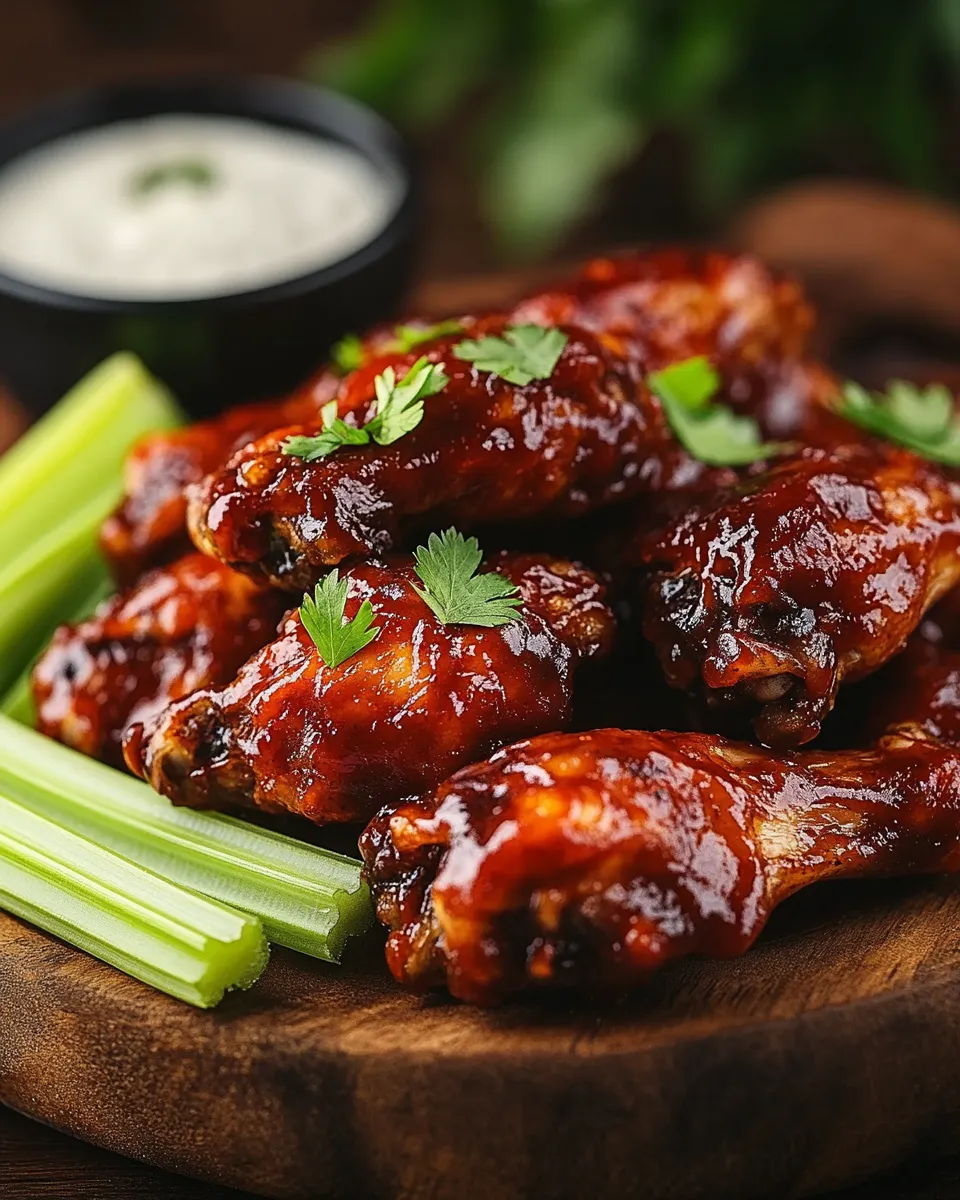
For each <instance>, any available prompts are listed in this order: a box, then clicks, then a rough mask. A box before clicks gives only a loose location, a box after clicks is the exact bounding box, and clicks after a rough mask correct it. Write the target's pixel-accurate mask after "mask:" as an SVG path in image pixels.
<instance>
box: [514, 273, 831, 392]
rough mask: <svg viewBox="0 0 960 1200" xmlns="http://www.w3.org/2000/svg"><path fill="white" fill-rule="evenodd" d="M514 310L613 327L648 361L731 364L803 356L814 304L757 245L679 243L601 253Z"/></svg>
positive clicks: (520, 315) (538, 320)
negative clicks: (749, 250) (705, 247)
mask: <svg viewBox="0 0 960 1200" xmlns="http://www.w3.org/2000/svg"><path fill="white" fill-rule="evenodd" d="M511 320H513V321H514V322H516V323H517V324H523V323H525V322H530V323H532V324H536V325H579V326H581V327H582V328H584V329H589V330H592V331H593V332H594V333H599V334H603V335H606V336H607V337H609V338H611V339H616V340H618V341H620V342H621V343H622V345H623V347H624V349H625V351H626V352H628V353H630V354H631V355H632V356H634V357H636V358H637V359H639V361H640V362H641V363H642V365H643V367H644V369H645V370H648V371H653V370H658V369H659V368H660V367H664V366H667V365H668V364H670V363H674V362H679V361H680V360H681V359H684V358H692V357H694V356H695V355H699V354H706V355H708V356H709V357H711V358H714V359H715V361H716V363H717V365H718V367H719V368H720V369H721V370H724V368H726V369H727V370H729V369H731V368H732V367H733V366H734V365H744V366H746V365H752V366H757V365H759V364H761V363H763V362H764V361H765V360H767V359H784V358H798V357H799V356H801V355H802V354H803V351H804V349H805V347H806V343H807V338H808V336H809V333H810V330H811V328H812V326H813V310H812V309H811V307H810V305H809V304H808V303H807V301H806V300H805V298H804V295H803V292H802V291H801V289H800V287H799V285H798V284H797V283H796V282H795V281H794V280H792V279H787V278H782V277H778V276H775V275H774V274H772V273H771V271H770V270H769V269H768V268H767V267H766V266H765V265H764V264H763V263H762V262H760V260H759V259H756V258H753V257H751V256H750V255H728V254H719V253H716V252H712V251H708V252H700V251H688V250H682V249H670V250H660V251H655V252H652V253H649V252H648V253H645V252H637V253H635V254H624V255H621V256H619V257H616V258H597V259H594V260H593V261H592V262H589V263H587V264H586V266H585V267H583V269H582V270H581V271H580V272H579V273H578V274H577V275H576V276H574V277H573V278H572V279H569V280H567V281H566V282H562V283H558V284H556V285H555V286H553V287H551V288H548V289H547V290H545V291H543V292H539V293H537V294H536V295H533V296H530V297H529V298H528V299H526V300H522V301H521V302H520V304H519V305H517V307H516V308H515V309H514V311H513V313H512V314H511Z"/></svg>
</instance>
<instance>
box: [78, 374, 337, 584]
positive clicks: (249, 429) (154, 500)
mask: <svg viewBox="0 0 960 1200" xmlns="http://www.w3.org/2000/svg"><path fill="white" fill-rule="evenodd" d="M337 384H338V380H337V378H336V376H334V375H333V374H331V373H330V372H324V373H322V374H321V375H320V376H318V377H317V378H316V379H314V380H312V381H311V382H310V383H309V384H307V385H305V386H304V387H303V388H301V389H300V390H299V391H297V392H295V393H294V394H293V395H292V396H290V397H289V398H288V399H286V400H282V401H271V402H269V403H263V404H246V405H243V406H242V407H240V408H233V409H230V410H229V411H228V412H225V413H223V414H222V415H221V416H218V417H215V418H213V419H212V420H209V421H199V422H197V423H196V424H194V425H190V426H188V427H186V428H184V429H175V430H170V431H165V432H163V433H154V434H150V435H148V436H147V437H145V438H143V439H141V441H139V442H138V443H137V445H136V446H134V448H133V450H131V452H130V454H129V455H128V456H127V460H126V463H125V466H124V497H123V500H122V501H121V502H120V504H119V506H118V507H117V509H116V511H115V512H113V513H112V514H111V515H110V516H109V517H108V518H107V520H106V521H105V522H104V523H103V526H102V528H101V530H100V548H101V550H102V551H103V553H104V556H105V557H106V559H107V561H108V562H109V563H110V567H111V570H112V571H113V574H114V577H115V578H116V579H117V580H118V581H119V582H120V583H122V584H130V583H133V582H134V580H135V579H136V578H137V576H138V575H140V574H142V572H143V571H145V570H146V569H147V568H148V567H151V566H156V565H159V564H160V563H164V562H169V561H171V560H172V559H174V558H177V557H179V556H180V555H182V554H185V553H188V552H189V551H190V550H192V549H193V547H192V545H191V544H190V539H189V537H188V535H187V497H186V488H187V486H188V485H189V484H192V483H198V482H199V481H200V480H201V479H203V477H204V475H206V474H207V472H208V471H212V470H214V469H215V468H216V467H219V466H221V465H222V464H223V463H225V462H226V461H227V459H228V458H229V457H230V456H231V454H233V453H235V452H236V451H237V450H239V449H240V447H241V446H245V445H246V443H247V442H249V441H251V440H252V439H253V438H256V437H261V436H262V435H263V434H265V433H268V432H269V431H270V430H271V429H276V428H277V426H278V425H288V424H290V423H291V422H292V421H304V420H309V419H310V418H311V417H315V416H316V414H317V413H318V412H319V411H320V408H321V407H322V405H323V404H324V403H326V401H327V400H329V399H330V398H331V397H332V396H333V395H334V394H335V392H336V388H337Z"/></svg>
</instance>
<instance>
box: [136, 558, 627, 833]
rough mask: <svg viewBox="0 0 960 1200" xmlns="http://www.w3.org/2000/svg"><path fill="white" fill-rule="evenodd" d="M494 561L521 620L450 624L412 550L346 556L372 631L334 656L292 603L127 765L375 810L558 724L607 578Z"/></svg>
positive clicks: (263, 803)
mask: <svg viewBox="0 0 960 1200" xmlns="http://www.w3.org/2000/svg"><path fill="white" fill-rule="evenodd" d="M488 567H489V568H492V569H494V570H496V571H498V572H499V573H500V574H502V575H505V576H507V577H508V578H509V579H510V580H511V581H513V583H515V584H516V585H517V586H518V587H519V589H520V595H521V597H522V607H521V609H520V610H519V612H520V619H519V620H517V621H514V622H511V623H510V624H508V625H503V626H501V627H499V628H481V627H479V626H466V625H444V624H441V622H440V621H439V620H438V619H437V617H435V615H434V614H433V612H432V611H431V610H430V608H428V607H427V605H426V604H425V603H424V601H423V600H422V598H421V597H420V596H419V595H418V594H417V592H416V590H415V587H414V585H415V584H416V583H417V582H418V581H417V578H416V576H415V575H414V571H413V563H412V560H411V559H409V558H407V557H405V556H404V557H402V558H398V559H396V560H393V561H390V562H369V563H366V564H364V565H361V566H357V567H354V568H352V569H350V570H349V571H348V572H347V573H346V577H347V578H349V580H350V592H349V596H348V601H347V609H346V618H347V619H348V620H350V619H352V618H353V617H354V616H355V615H356V612H357V611H358V609H359V607H360V605H361V603H362V602H363V601H364V600H370V601H371V602H372V604H373V606H374V609H375V612H376V627H377V628H378V629H379V635H378V636H377V638H376V639H375V640H374V641H373V642H371V643H370V644H369V645H368V646H366V647H365V648H364V649H362V650H360V651H359V652H358V653H356V654H354V655H353V657H351V658H350V659H348V660H347V661H345V662H342V663H341V664H340V665H339V666H336V667H333V668H329V667H327V666H326V665H325V663H324V661H323V660H322V659H321V657H320V654H319V652H318V650H317V647H316V646H315V645H314V643H313V641H312V640H311V638H310V636H309V634H308V632H307V630H306V629H305V628H304V626H303V624H302V622H301V620H300V616H299V613H295V614H293V615H291V616H290V617H289V618H288V619H287V621H286V622H285V623H284V625H283V628H282V630H281V633H280V636H279V637H278V638H277V639H276V640H275V641H273V642H271V643H270V645H268V646H266V647H265V648H264V649H263V650H262V651H260V652H259V653H258V654H255V655H254V656H253V657H252V658H251V659H250V660H249V661H248V662H247V663H246V664H245V665H244V666H243V667H242V668H241V669H240V672H239V674H238V675H237V677H236V679H234V680H233V681H232V682H231V683H229V684H227V685H226V686H225V687H219V688H208V689H205V690H202V691H199V692H195V693H194V694H193V695H192V696H191V697H188V698H187V699H186V700H183V701H181V702H179V703H175V704H172V705H170V706H169V707H168V708H167V709H166V711H165V712H164V713H163V714H162V715H161V716H160V718H159V719H158V720H157V721H156V722H155V723H154V725H153V728H152V730H145V731H144V734H143V736H141V737H138V738H135V739H131V740H129V741H128V744H127V759H128V762H129V765H130V767H131V769H133V770H135V771H137V772H138V773H140V774H142V775H143V776H144V778H146V779H147V780H148V781H149V782H150V783H151V784H152V785H153V787H154V788H155V789H156V790H157V791H159V792H162V793H163V794H164V795H166V796H169V797H170V799H172V800H173V801H174V802H176V803H179V804H187V805H194V806H198V807H213V808H217V807H229V808H237V807H242V806H250V805H255V806H258V807H260V808H264V809H268V810H273V811H289V812H293V813H298V814H300V815H302V816H305V817H308V818H310V820H312V821H316V822H321V823H322V822H326V821H348V820H367V819H369V817H370V816H371V815H372V814H373V813H374V812H375V811H376V810H377V808H379V806H380V805H381V804H383V803H386V802H389V801H392V802H397V801H399V800H400V799H402V798H403V797H406V796H410V795H412V794H421V793H424V792H426V791H428V790H429V789H431V788H433V787H435V786H436V785H437V784H438V783H439V782H440V780H442V779H443V778H444V777H445V776H447V775H449V774H450V773H451V772H452V771H454V770H456V769H457V768H458V767H460V766H463V765H464V764H465V763H468V762H472V761H474V760H476V759H478V758H482V757H483V756H484V755H486V754H489V753H490V752H491V751H492V750H493V749H495V748H496V747H498V746H501V745H503V744H504V743H505V742H508V741H512V740H513V739H514V738H517V737H524V736H528V735H530V734H532V733H534V732H542V731H544V730H546V729H555V728H558V727H562V726H564V725H565V724H566V723H567V722H568V720H569V716H570V707H571V696H572V687H573V674H574V670H575V668H576V666H577V664H578V662H579V661H581V660H582V659H585V658H590V657H593V656H595V655H599V654H602V653H603V652H605V651H606V650H607V649H608V648H609V645H610V643H611V640H612V637H613V632H614V620H613V615H612V613H611V611H610V609H609V608H608V606H607V604H606V603H605V600H604V588H603V585H602V584H601V583H600V581H599V580H598V579H597V577H596V576H594V575H593V574H592V573H591V572H590V571H587V570H586V569H584V568H581V567H578V566H574V565H572V564H570V563H568V562H562V561H556V560H552V559H550V558H548V557H547V556H544V555H523V554H504V555H500V556H497V557H494V558H493V559H491V560H490V561H489V562H488Z"/></svg>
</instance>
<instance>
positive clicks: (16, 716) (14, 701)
mask: <svg viewBox="0 0 960 1200" xmlns="http://www.w3.org/2000/svg"><path fill="white" fill-rule="evenodd" d="M0 713H3V715H4V716H6V717H9V718H10V720H11V721H18V722H19V723H20V724H21V725H28V726H29V727H30V728H31V729H33V727H34V726H35V725H36V723H37V710H36V708H35V707H34V703H33V688H32V687H31V686H30V669H29V667H28V668H27V670H25V671H23V672H22V673H21V675H20V678H19V679H18V680H17V682H16V683H15V684H14V685H13V687H12V688H11V689H10V691H9V692H7V694H6V695H5V696H4V698H3V701H2V703H0Z"/></svg>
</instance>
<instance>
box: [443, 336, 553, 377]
mask: <svg viewBox="0 0 960 1200" xmlns="http://www.w3.org/2000/svg"><path fill="white" fill-rule="evenodd" d="M566 344H567V335H566V334H565V333H563V332H562V331H561V330H559V329H545V328H544V327H543V326H542V325H514V326H512V327H510V328H507V329H505V330H504V331H503V337H482V338H478V339H477V340H476V341H471V340H467V341H464V342H458V343H457V345H456V346H454V348H453V353H454V356H455V357H456V358H459V359H460V361H461V362H472V363H473V364H474V366H475V367H477V369H478V370H480V371H489V372H490V373H491V374H493V375H499V376H500V378H501V379H505V380H506V381H507V383H514V384H516V385H517V386H518V387H523V386H524V385H525V384H527V383H530V382H531V380H534V379H549V378H550V376H551V375H552V374H553V371H554V368H555V367H556V365H557V363H558V361H559V359H560V355H561V354H562V353H563V348H564V346H565V345H566Z"/></svg>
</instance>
